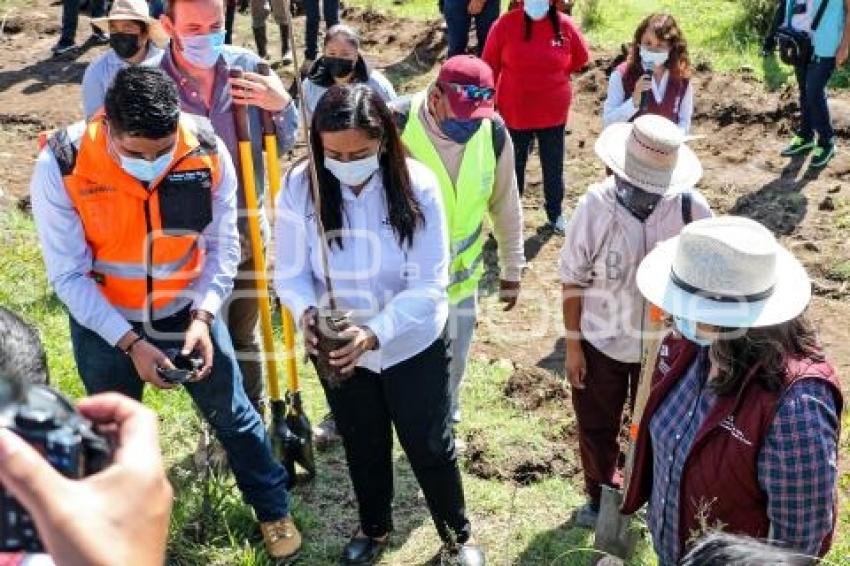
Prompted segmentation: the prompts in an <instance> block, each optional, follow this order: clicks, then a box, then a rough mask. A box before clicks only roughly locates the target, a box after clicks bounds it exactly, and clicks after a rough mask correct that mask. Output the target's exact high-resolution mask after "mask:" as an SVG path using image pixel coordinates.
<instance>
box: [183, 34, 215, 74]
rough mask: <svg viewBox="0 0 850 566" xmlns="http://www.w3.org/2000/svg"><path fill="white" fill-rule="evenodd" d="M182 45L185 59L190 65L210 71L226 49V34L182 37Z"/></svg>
mask: <svg viewBox="0 0 850 566" xmlns="http://www.w3.org/2000/svg"><path fill="white" fill-rule="evenodd" d="M180 43H181V44H182V45H183V57H185V58H186V60H187V61H189V63H191V64H192V65H193V66H195V67H198V68H200V69H209V68H210V67H212V66H213V65H215V63H216V61H218V58H219V57H220V56H221V52H222V50H223V49H224V32H223V31H214V32H212V33H207V34H203V35H186V36H180Z"/></svg>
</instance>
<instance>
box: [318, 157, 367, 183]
mask: <svg viewBox="0 0 850 566" xmlns="http://www.w3.org/2000/svg"><path fill="white" fill-rule="evenodd" d="M380 167H381V163H380V161H379V160H378V154H377V153H376V154H374V155H370V156H369V157H364V158H363V159H356V160H354V161H338V160H336V159H332V158H330V157H327V156H325V168H326V169H327V170H328V171H330V172H331V174H333V176H334V177H336V178H337V179H339V182H340V183H342V184H344V185H348V186H349V187H359V186H360V185H362V184H363V183H365V182H366V181H368V180H369V178H370V177H371V176H372V175H374V174H375V171H377V170H378V169H379V168H380Z"/></svg>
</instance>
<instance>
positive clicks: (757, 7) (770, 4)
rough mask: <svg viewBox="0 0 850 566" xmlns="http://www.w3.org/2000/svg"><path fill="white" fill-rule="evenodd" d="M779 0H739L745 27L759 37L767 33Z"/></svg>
mask: <svg viewBox="0 0 850 566" xmlns="http://www.w3.org/2000/svg"><path fill="white" fill-rule="evenodd" d="M778 3H779V0H741V5H742V6H743V7H744V12H745V16H744V18H745V21H744V23H745V24H746V26H747V27H748V28H749V29H750V30H751V31H753V32H755V33H757V34H758V35H759V36H761V35H764V34H765V33H767V31H768V29H770V22H771V21H772V20H773V15H774V14H775V13H776V6H777V5H778Z"/></svg>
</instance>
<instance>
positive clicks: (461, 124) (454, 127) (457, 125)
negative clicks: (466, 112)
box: [440, 118, 481, 144]
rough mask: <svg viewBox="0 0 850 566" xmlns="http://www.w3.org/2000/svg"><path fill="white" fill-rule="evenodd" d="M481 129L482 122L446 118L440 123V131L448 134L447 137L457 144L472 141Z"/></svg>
mask: <svg viewBox="0 0 850 566" xmlns="http://www.w3.org/2000/svg"><path fill="white" fill-rule="evenodd" d="M480 127H481V120H458V119H457V118H446V119H445V120H443V121H442V122H440V129H441V130H443V133H444V134H446V137H447V138H449V139H450V140H452V141H453V142H455V143H461V144H463V143H466V142H468V141H469V140H471V139H472V136H474V135H475V132H477V131H478V128H480Z"/></svg>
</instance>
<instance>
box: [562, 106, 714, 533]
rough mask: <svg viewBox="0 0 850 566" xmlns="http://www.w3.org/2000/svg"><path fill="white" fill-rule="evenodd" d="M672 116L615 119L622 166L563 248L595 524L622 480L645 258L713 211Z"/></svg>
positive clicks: (615, 164) (590, 523) (601, 146)
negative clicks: (622, 437)
mask: <svg viewBox="0 0 850 566" xmlns="http://www.w3.org/2000/svg"><path fill="white" fill-rule="evenodd" d="M685 140H686V137H685V136H684V134H683V133H682V132H681V130H680V129H679V128H678V127H677V125H676V124H674V123H673V122H671V121H670V120H668V119H666V118H663V117H661V116H658V115H654V114H648V115H645V116H640V117H638V118H637V119H636V120H635V121H634V122H633V123H627V122H621V123H616V124H613V125H611V126H609V127H608V128H607V129H606V130H605V131H604V132H603V133H602V135H601V136H600V138H599V140H598V141H597V143H596V152H597V154H598V155H599V157H600V158H601V159H602V161H603V163H604V164H605V165H606V166H607V167H608V168H609V169H611V171H612V172H613V174H612V175H611V176H610V177H608V178H607V179H606V180H605V181H603V182H602V183H600V184H598V185H595V186H592V187H590V189H588V191H587V193H586V194H585V195H584V197H582V199H581V200H580V201H579V204H578V206H577V207H576V211H575V215H574V217H573V222H571V223H570V227H569V230H568V231H567V235H566V238H565V239H564V247H563V249H562V251H561V281H562V284H563V290H564V304H563V307H564V325H565V327H566V374H567V378H568V379H569V381H570V384H571V385H572V402H573V408H574V410H575V413H576V419H577V420H578V430H579V447H580V454H581V463H582V468H583V470H584V479H585V491H586V493H587V497H588V501H587V503H586V504H585V505H584V506H582V507H581V508H579V509H578V510H577V511H576V513H575V515H574V517H573V520H574V522H575V523H576V524H577V525H578V526H582V527H586V528H594V526H595V525H596V518H597V514H598V512H599V502H600V496H601V487H602V486H603V485H607V486H612V487H619V485H620V483H621V481H622V480H621V477H620V475H621V474H620V473H619V472H618V471H617V462H618V460H619V456H620V446H619V444H618V437H619V434H620V427H621V424H622V418H623V407H624V406H625V404H626V400H627V399H628V398H631V399H632V401H634V398H635V395H634V393H635V391H636V388H637V382H638V378H639V376H640V358H641V349H642V343H641V329H642V324H643V321H644V319H645V318H646V316H645V314H646V313H645V302H644V300H643V298H642V297H641V296H640V292H639V291H638V289H637V286H636V285H635V272H636V271H637V267H638V265H639V264H640V262H641V260H642V259H643V258H644V257H645V256H646V254H647V252H648V251H649V250H651V249H652V248H653V247H654V246H655V245H656V244H657V243H658V242H661V241H663V240H666V239H667V238H670V237H672V236H675V235H676V234H678V233H679V231H680V230H681V229H682V227H683V226H684V225H685V224H686V223H687V222H689V221H690V219H691V218H704V217H706V216H710V215H711V210H710V209H709V206H708V203H706V201H705V199H704V198H703V197H702V195H700V194H699V193H698V192H697V191H695V190H694V189H693V187H694V185H695V184H696V183H697V181H699V179H700V177H701V176H702V166H701V165H700V162H699V160H698V159H697V156H696V155H695V154H694V152H693V151H691V150H690V148H688V147H687V146H686V145H685Z"/></svg>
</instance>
